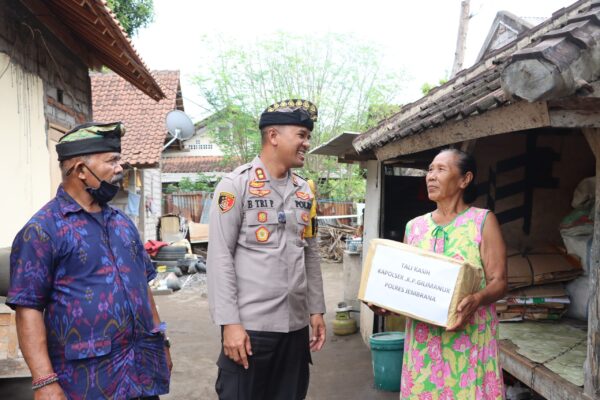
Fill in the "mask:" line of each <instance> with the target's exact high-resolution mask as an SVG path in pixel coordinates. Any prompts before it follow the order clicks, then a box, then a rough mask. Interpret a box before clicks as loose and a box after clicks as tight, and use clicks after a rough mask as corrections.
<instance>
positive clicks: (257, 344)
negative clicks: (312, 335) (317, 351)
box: [215, 327, 311, 400]
mask: <svg viewBox="0 0 600 400" xmlns="http://www.w3.org/2000/svg"><path fill="white" fill-rule="evenodd" d="M247 332H248V335H249V336H250V343H251V345H252V356H250V357H249V358H248V363H249V367H248V369H247V370H245V369H244V367H243V366H240V365H238V364H236V363H235V362H234V361H232V360H231V359H230V358H229V357H227V356H226V355H225V354H224V353H223V350H222V349H221V354H220V355H219V360H218V361H217V365H218V366H219V375H218V377H217V383H216V385H215V389H216V391H217V394H218V395H219V399H220V400H303V399H304V398H305V397H306V392H307V391H308V380H309V370H308V364H309V363H311V356H310V350H309V338H308V327H306V328H303V329H300V330H298V331H295V332H290V333H278V332H257V331H247Z"/></svg>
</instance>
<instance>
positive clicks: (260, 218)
mask: <svg viewBox="0 0 600 400" xmlns="http://www.w3.org/2000/svg"><path fill="white" fill-rule="evenodd" d="M258 222H260V223H264V222H267V213H266V212H264V211H261V212H259V213H258Z"/></svg>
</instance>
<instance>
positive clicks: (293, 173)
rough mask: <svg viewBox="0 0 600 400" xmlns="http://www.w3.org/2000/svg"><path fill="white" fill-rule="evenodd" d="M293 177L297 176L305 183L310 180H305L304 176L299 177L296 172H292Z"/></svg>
mask: <svg viewBox="0 0 600 400" xmlns="http://www.w3.org/2000/svg"><path fill="white" fill-rule="evenodd" d="M292 175H295V176H297V177H298V178H300V179H302V180H303V181H304V182H306V181H308V179H306V178H305V177H303V176H300V175H298V174H297V173H295V172H292Z"/></svg>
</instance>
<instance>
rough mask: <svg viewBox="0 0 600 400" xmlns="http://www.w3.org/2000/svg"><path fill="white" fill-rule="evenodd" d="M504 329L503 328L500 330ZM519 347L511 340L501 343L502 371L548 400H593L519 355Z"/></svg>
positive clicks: (544, 368)
mask: <svg viewBox="0 0 600 400" xmlns="http://www.w3.org/2000/svg"><path fill="white" fill-rule="evenodd" d="M500 329H502V328H500ZM517 349H518V348H517V346H515V345H514V344H513V343H512V342H511V341H510V340H501V341H500V364H501V365H502V369H504V370H505V371H507V372H508V373H509V374H511V375H512V376H514V377H515V378H517V379H518V380H520V381H521V382H523V383H524V384H526V385H527V386H529V387H530V388H531V389H533V390H535V391H536V392H537V393H539V394H541V395H542V396H544V397H545V398H546V399H547V400H565V399H569V400H592V399H593V398H592V397H589V396H587V395H586V394H584V392H583V389H582V388H581V387H579V386H576V385H575V384H573V383H571V382H569V381H568V380H566V379H564V378H563V377H561V376H559V375H557V374H556V373H554V372H552V371H550V370H549V369H548V368H546V367H545V366H543V365H541V364H538V363H535V362H533V361H531V360H530V359H529V358H527V357H524V356H522V355H521V354H519V353H517Z"/></svg>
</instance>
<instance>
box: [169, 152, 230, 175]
mask: <svg viewBox="0 0 600 400" xmlns="http://www.w3.org/2000/svg"><path fill="white" fill-rule="evenodd" d="M232 170H233V168H232V167H231V165H228V164H227V163H226V162H225V159H224V158H223V157H208V156H187V157H165V158H163V159H162V168H161V171H162V172H165V173H190V172H230V171H232Z"/></svg>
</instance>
